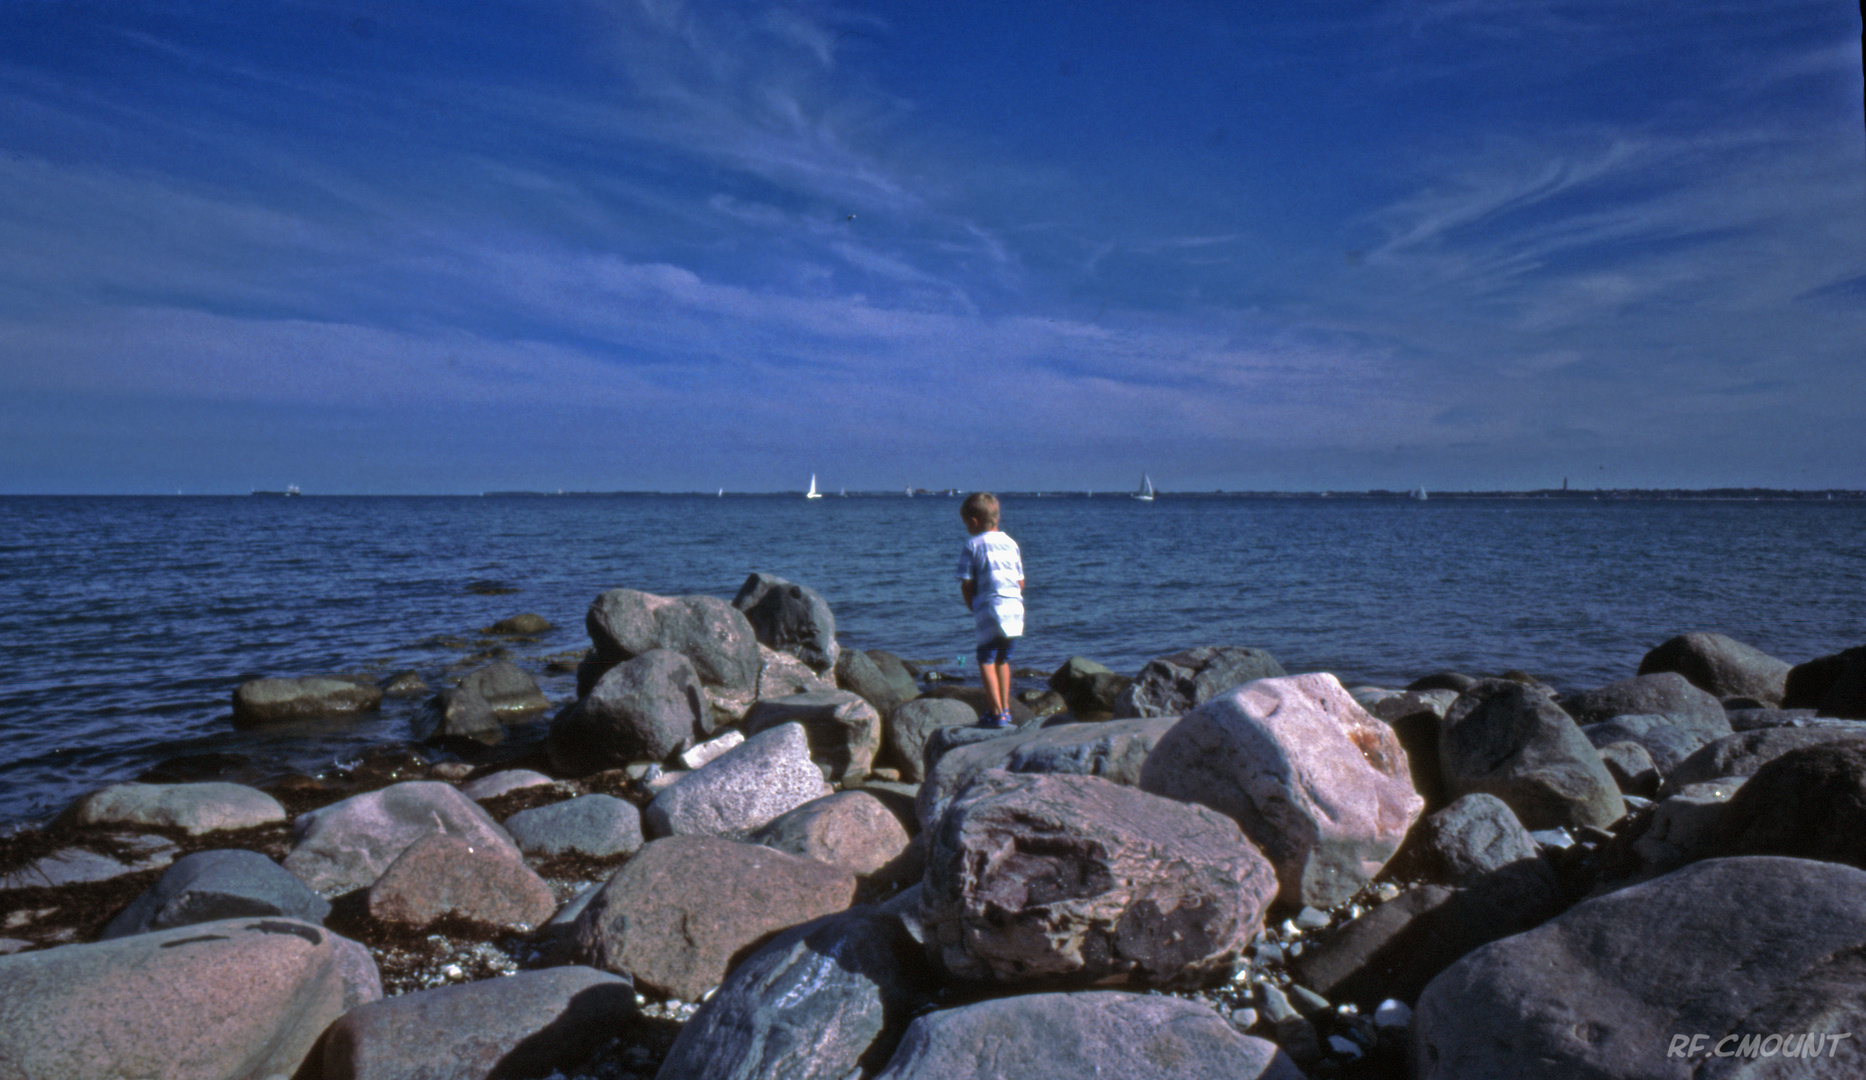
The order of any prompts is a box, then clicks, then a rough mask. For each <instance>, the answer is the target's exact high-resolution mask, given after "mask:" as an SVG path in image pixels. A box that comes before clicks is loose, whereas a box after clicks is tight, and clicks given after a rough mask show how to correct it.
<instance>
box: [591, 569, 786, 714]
mask: <svg viewBox="0 0 1866 1080" xmlns="http://www.w3.org/2000/svg"><path fill="white" fill-rule="evenodd" d="M584 625H585V626H586V627H587V629H588V630H589V634H590V641H591V642H592V643H593V644H594V646H595V651H596V658H595V659H596V661H597V662H598V663H599V664H603V663H608V664H615V663H620V662H621V661H624V660H632V659H634V658H635V657H637V656H640V655H641V654H642V653H645V652H647V651H648V650H650V649H672V650H673V651H675V652H677V653H680V654H681V655H682V656H685V657H686V658H687V659H688V660H690V661H692V662H693V668H694V670H695V671H696V672H698V673H699V676H700V681H701V682H703V683H705V684H706V685H707V686H709V687H719V688H723V689H726V690H742V691H746V692H750V691H751V690H753V689H754V688H755V687H756V686H757V682H758V669H759V666H760V664H759V655H758V637H757V635H756V634H754V633H753V632H752V625H751V623H749V622H747V621H746V619H745V615H744V614H743V613H742V612H740V611H739V609H738V608H735V607H733V606H732V605H731V604H728V603H726V602H725V601H724V600H720V599H718V598H717V597H712V596H678V597H674V596H654V595H652V594H649V593H644V592H636V591H635V590H634V589H611V590H609V591H608V592H606V593H603V594H602V595H601V596H598V597H597V598H596V600H595V601H594V602H593V603H591V604H590V610H589V614H588V615H586V616H585V617H584Z"/></svg>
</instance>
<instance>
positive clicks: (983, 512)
mask: <svg viewBox="0 0 1866 1080" xmlns="http://www.w3.org/2000/svg"><path fill="white" fill-rule="evenodd" d="M959 516H960V517H961V518H963V519H964V520H966V521H979V522H983V523H984V525H985V527H986V528H987V529H995V528H997V527H998V497H997V496H996V495H993V494H992V493H991V492H989V491H974V492H973V493H972V494H970V495H967V496H966V497H965V502H964V503H963V504H961V505H960V507H959Z"/></svg>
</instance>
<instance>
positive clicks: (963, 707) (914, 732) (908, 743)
mask: <svg viewBox="0 0 1866 1080" xmlns="http://www.w3.org/2000/svg"><path fill="white" fill-rule="evenodd" d="M886 716H887V720H886V721H885V722H884V723H883V725H882V729H881V732H882V733H881V747H882V756H881V760H883V761H886V762H888V763H889V764H891V765H893V766H894V767H895V768H897V769H899V770H900V772H901V777H902V778H903V779H906V780H909V781H914V782H918V781H920V780H923V779H925V778H926V770H925V752H926V744H927V739H928V738H929V737H930V736H931V735H932V734H933V733H934V732H935V731H938V730H939V729H940V728H949V727H967V726H969V725H971V724H975V723H977V722H978V714H977V713H975V712H973V711H972V707H971V706H970V705H967V704H966V703H965V702H963V701H952V700H950V699H946V698H916V699H914V700H912V701H907V702H903V703H902V704H900V705H898V706H896V707H895V709H894V711H893V712H890V713H887V714H886Z"/></svg>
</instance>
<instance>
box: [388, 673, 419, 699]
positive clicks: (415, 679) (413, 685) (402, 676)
mask: <svg viewBox="0 0 1866 1080" xmlns="http://www.w3.org/2000/svg"><path fill="white" fill-rule="evenodd" d="M376 686H377V688H378V689H380V690H381V691H382V696H383V697H420V696H421V695H423V694H425V693H427V692H428V690H429V689H430V688H429V686H428V684H427V683H426V682H425V681H423V680H422V678H421V673H420V672H418V671H398V672H396V673H395V674H393V675H390V676H388V677H387V678H384V679H383V680H382V681H380V682H378V683H377V684H376Z"/></svg>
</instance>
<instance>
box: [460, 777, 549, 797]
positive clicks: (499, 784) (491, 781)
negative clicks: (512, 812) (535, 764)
mask: <svg viewBox="0 0 1866 1080" xmlns="http://www.w3.org/2000/svg"><path fill="white" fill-rule="evenodd" d="M556 782H557V781H555V780H553V779H551V778H550V777H548V776H546V775H544V774H543V773H541V772H536V771H534V770H531V769H501V770H500V771H498V772H496V773H487V774H486V775H485V776H482V777H480V778H479V779H478V780H471V781H468V782H467V783H464V784H461V785H460V794H462V795H465V796H466V797H467V798H469V799H472V800H473V801H474V802H483V801H485V800H487V799H495V798H498V797H499V796H501V795H504V794H505V793H507V792H509V791H518V790H520V789H522V788H528V787H544V786H546V785H549V784H555V783H556Z"/></svg>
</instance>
